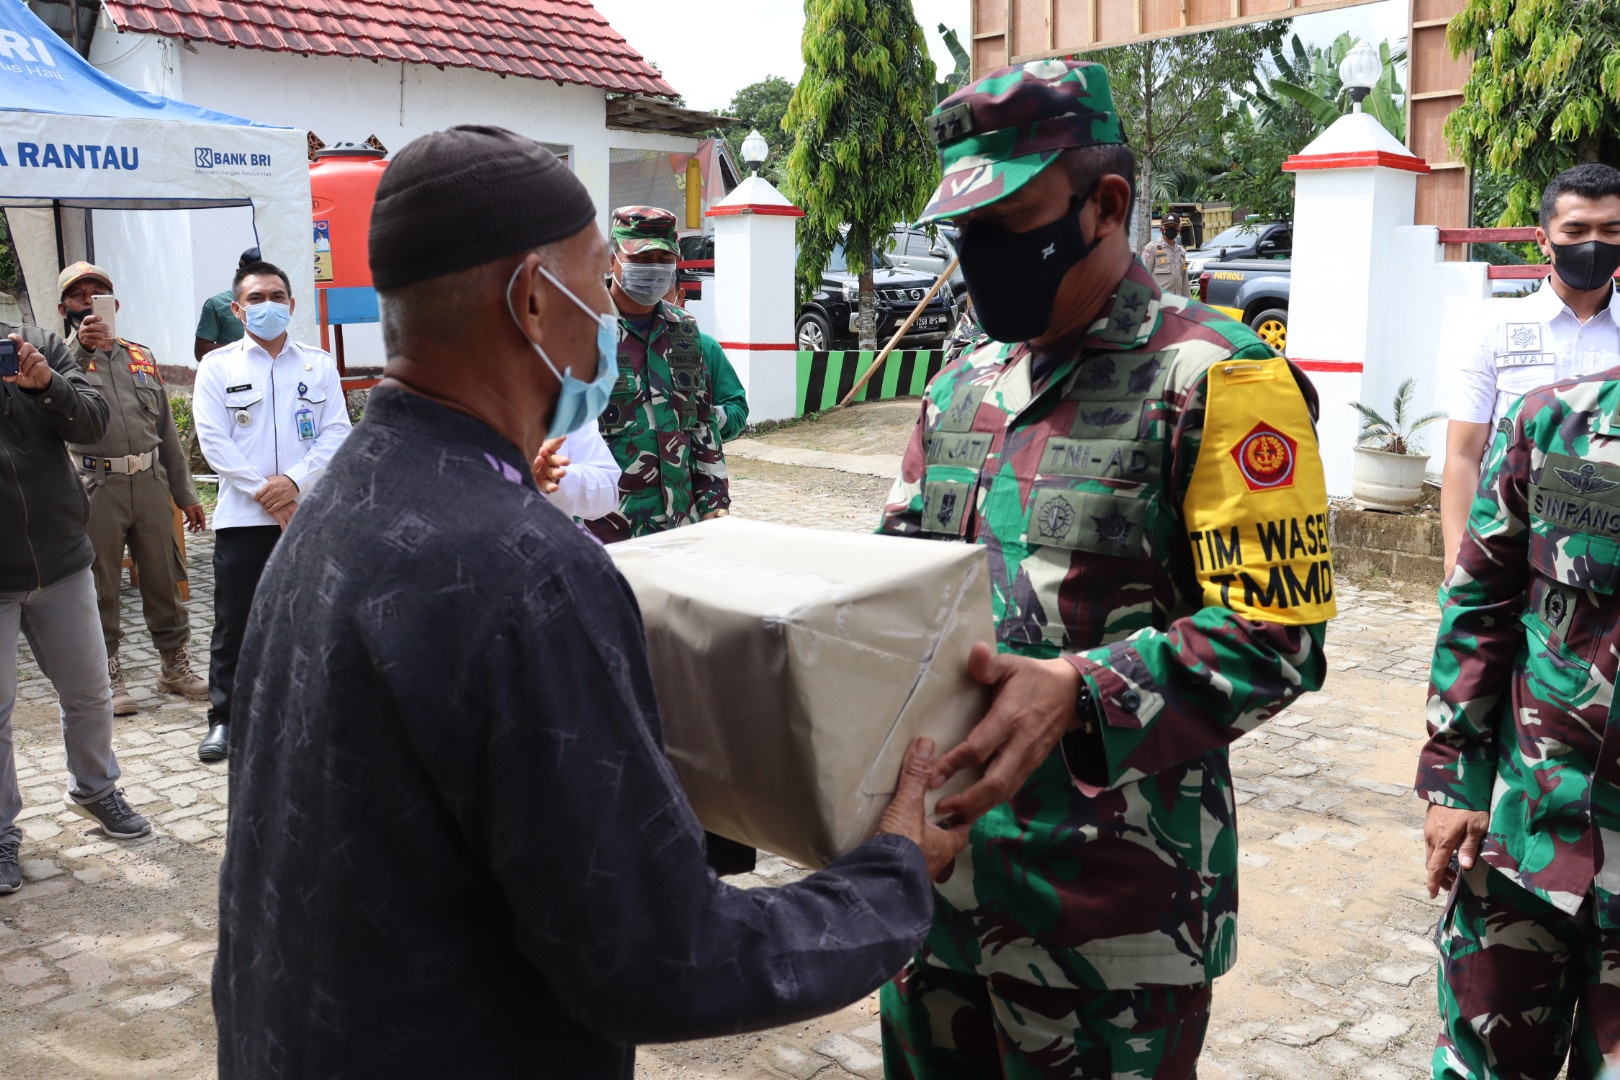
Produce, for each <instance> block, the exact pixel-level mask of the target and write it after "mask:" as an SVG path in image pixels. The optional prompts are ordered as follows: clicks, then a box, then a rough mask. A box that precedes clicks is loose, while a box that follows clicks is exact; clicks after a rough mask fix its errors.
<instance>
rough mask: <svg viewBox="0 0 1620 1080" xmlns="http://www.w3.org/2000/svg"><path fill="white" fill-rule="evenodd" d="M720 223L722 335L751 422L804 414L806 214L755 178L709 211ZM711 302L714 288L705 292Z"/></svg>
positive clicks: (717, 278) (718, 328)
mask: <svg viewBox="0 0 1620 1080" xmlns="http://www.w3.org/2000/svg"><path fill="white" fill-rule="evenodd" d="M707 216H709V217H712V218H714V219H715V221H714V282H713V288H714V307H713V311H714V336H715V337H716V338H717V339H718V340H719V342H720V345H721V347H722V348H724V349H725V350H726V354H727V355H728V356H729V357H730V359H731V364H732V367H734V368H736V370H737V378H738V379H740V380H741V381H742V384H743V389H744V390H745V391H746V392H747V394H748V418H749V419H750V420H751V421H752V420H783V419H787V418H789V417H792V416H796V415H797V414H798V404H799V401H798V397H799V359H798V346H797V344H795V342H794V339H793V324H794V319H795V315H796V314H797V310H798V306H797V304H795V303H794V298H795V292H794V287H793V276H794V268H795V266H796V265H797V262H798V244H797V242H796V237H795V233H796V231H797V230H796V228H795V226H796V225H797V222H798V219H799V218H801V217H803V216H804V211H803V210H800V209H799V208H798V207H796V206H794V205H793V204H792V203H790V202H789V201H788V200H787V199H786V198H785V197H784V196H783V195H782V193H781V192H780V191H777V190H776V189H775V188H774V187H772V186H771V185H770V182H769V181H766V180H762V179H761V178H760V177H758V176H750V177H749V178H748V179H746V180H744V181H743V182H742V183H741V184H738V185H737V187H736V189H735V190H733V191H732V192H731V194H730V195H727V196H726V197H725V198H724V199H722V200H721V201H720V202H718V203H716V204H715V205H714V206H712V207H710V208H709V211H708V215H707ZM705 299H707V289H706V290H705Z"/></svg>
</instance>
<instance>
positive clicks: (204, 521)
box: [180, 503, 208, 533]
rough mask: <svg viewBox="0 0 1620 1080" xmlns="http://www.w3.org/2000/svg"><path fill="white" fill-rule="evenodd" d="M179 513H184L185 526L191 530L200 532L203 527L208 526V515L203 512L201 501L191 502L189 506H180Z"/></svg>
mask: <svg viewBox="0 0 1620 1080" xmlns="http://www.w3.org/2000/svg"><path fill="white" fill-rule="evenodd" d="M180 513H182V514H184V515H185V518H186V528H187V529H189V530H190V531H191V532H194V533H200V532H202V531H203V530H204V529H206V528H208V515H207V514H205V513H203V508H202V503H192V504H191V505H190V506H182V507H181V508H180Z"/></svg>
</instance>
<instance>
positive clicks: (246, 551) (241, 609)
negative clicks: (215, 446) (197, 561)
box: [208, 525, 281, 725]
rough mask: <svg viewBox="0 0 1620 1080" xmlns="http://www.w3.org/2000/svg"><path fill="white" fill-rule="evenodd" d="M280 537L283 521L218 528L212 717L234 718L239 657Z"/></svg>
mask: <svg viewBox="0 0 1620 1080" xmlns="http://www.w3.org/2000/svg"><path fill="white" fill-rule="evenodd" d="M280 539H281V526H280V525H244V526H242V527H240V528H235V529H217V530H215V532H214V639H213V642H212V643H211V644H210V645H209V647H208V723H209V724H210V725H213V724H229V723H230V722H231V696H232V692H233V690H234V689H235V686H236V659H237V657H238V656H240V655H241V652H242V635H243V634H245V633H246V632H247V623H248V612H250V611H251V610H253V594H254V592H255V591H256V590H257V589H258V587H259V578H260V576H261V575H263V573H264V564H265V563H267V562H269V561H270V553H271V552H272V551H274V550H275V549H276V542H277V541H279V540H280Z"/></svg>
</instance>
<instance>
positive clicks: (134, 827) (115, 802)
mask: <svg viewBox="0 0 1620 1080" xmlns="http://www.w3.org/2000/svg"><path fill="white" fill-rule="evenodd" d="M62 805H64V806H66V807H67V808H68V809H69V810H71V811H73V812H74V813H75V814H78V815H79V816H80V817H84V818H89V819H90V820H91V821H93V822H95V823H96V824H97V825H100V826H101V831H102V832H104V833H106V834H107V835H108V836H110V837H112V838H113V839H114V840H133V839H134V838H135V837H137V836H145V835H146V834H147V833H149V832H151V831H152V823H151V822H150V821H147V820H146V819H145V818H143V817H141V815H139V814H137V813H136V812H135V811H134V810H131V809H130V807H129V803H128V802H127V801H126V800H125V799H124V789H123V788H114V789H113V790H111V791H109V792H107V794H105V795H103V796H102V797H101V798H99V799H97V800H96V801H95V802H88V803H82V802H78V801H76V800H75V799H74V798H73V796H72V795H64V796H62Z"/></svg>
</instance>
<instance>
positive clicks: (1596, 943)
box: [1434, 862, 1620, 1080]
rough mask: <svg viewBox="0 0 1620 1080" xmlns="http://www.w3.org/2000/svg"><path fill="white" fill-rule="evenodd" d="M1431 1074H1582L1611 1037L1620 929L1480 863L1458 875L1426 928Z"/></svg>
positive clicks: (1574, 1079) (1582, 1079)
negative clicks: (1436, 1017) (1431, 992)
mask: <svg viewBox="0 0 1620 1080" xmlns="http://www.w3.org/2000/svg"><path fill="white" fill-rule="evenodd" d="M1435 943H1436V944H1437V945H1439V947H1440V978H1439V998H1440V1021H1441V1029H1440V1038H1439V1040H1438V1043H1437V1045H1436V1046H1435V1051H1434V1076H1435V1080H1465V1078H1466V1080H1479V1078H1484V1077H1489V1078H1491V1080H1497V1078H1503V1080H1518V1078H1521V1077H1522V1078H1526V1080H1540V1078H1545V1080H1553V1078H1554V1077H1556V1076H1558V1074H1559V1070H1561V1069H1562V1068H1563V1066H1564V1060H1565V1058H1566V1057H1568V1059H1569V1074H1568V1075H1569V1080H1590V1078H1591V1077H1594V1076H1597V1075H1598V1074H1599V1073H1601V1072H1602V1070H1603V1058H1604V1056H1605V1055H1606V1054H1609V1053H1612V1052H1613V1051H1614V1050H1615V1049H1616V1047H1617V1046H1620V930H1605V929H1601V928H1599V927H1598V926H1597V925H1596V924H1595V923H1594V921H1593V919H1592V905H1591V904H1590V903H1587V904H1586V905H1585V906H1583V907H1582V908H1581V910H1580V911H1579V912H1577V913H1576V914H1574V915H1566V914H1565V913H1564V912H1562V911H1560V910H1559V909H1557V908H1555V907H1553V906H1552V905H1551V904H1549V903H1547V902H1546V901H1545V900H1543V899H1541V898H1540V897H1538V896H1536V895H1535V894H1534V893H1531V892H1528V891H1527V890H1525V889H1522V888H1520V887H1519V886H1518V885H1517V884H1515V883H1514V882H1513V880H1512V879H1510V878H1508V877H1506V876H1505V875H1503V874H1501V873H1499V872H1498V871H1496V870H1493V869H1491V868H1490V867H1489V866H1487V865H1485V863H1483V862H1478V863H1475V865H1474V868H1473V869H1472V870H1467V871H1464V872H1462V873H1460V874H1458V875H1457V884H1456V886H1455V888H1453V890H1452V894H1451V901H1450V903H1449V904H1448V905H1447V907H1446V913H1445V915H1444V916H1443V917H1442V918H1441V920H1440V925H1439V926H1438V927H1437V928H1436V931H1435Z"/></svg>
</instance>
